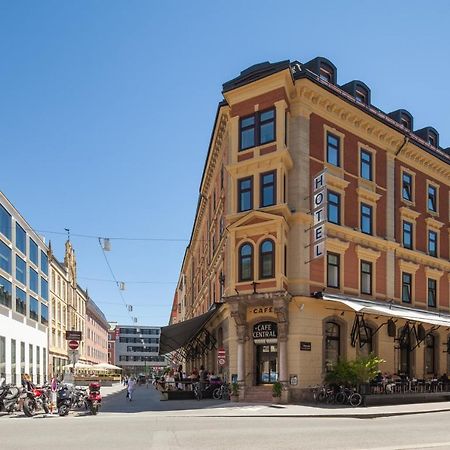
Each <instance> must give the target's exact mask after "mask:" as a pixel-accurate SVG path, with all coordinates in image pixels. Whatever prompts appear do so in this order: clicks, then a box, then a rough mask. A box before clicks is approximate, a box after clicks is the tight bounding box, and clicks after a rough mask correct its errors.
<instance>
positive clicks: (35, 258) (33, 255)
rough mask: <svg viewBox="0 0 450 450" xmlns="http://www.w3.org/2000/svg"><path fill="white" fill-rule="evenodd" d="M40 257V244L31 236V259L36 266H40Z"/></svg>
mask: <svg viewBox="0 0 450 450" xmlns="http://www.w3.org/2000/svg"><path fill="white" fill-rule="evenodd" d="M38 258H39V253H38V246H37V244H36V242H34V241H33V239H31V238H30V260H31V262H33V263H34V264H35V265H36V266H39V261H38Z"/></svg>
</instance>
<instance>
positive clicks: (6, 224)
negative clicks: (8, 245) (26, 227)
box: [0, 205, 12, 240]
mask: <svg viewBox="0 0 450 450" xmlns="http://www.w3.org/2000/svg"><path fill="white" fill-rule="evenodd" d="M11 223H12V219H11V214H9V212H8V211H6V209H5V208H4V207H3V206H2V205H0V233H1V234H3V236H5V237H6V238H7V239H9V240H11Z"/></svg>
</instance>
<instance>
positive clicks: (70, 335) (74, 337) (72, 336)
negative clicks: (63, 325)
mask: <svg viewBox="0 0 450 450" xmlns="http://www.w3.org/2000/svg"><path fill="white" fill-rule="evenodd" d="M66 341H81V331H75V330H70V331H66Z"/></svg>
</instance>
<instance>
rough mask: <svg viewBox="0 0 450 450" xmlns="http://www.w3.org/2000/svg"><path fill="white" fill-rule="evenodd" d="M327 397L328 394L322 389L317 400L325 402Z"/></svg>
mask: <svg viewBox="0 0 450 450" xmlns="http://www.w3.org/2000/svg"><path fill="white" fill-rule="evenodd" d="M326 398H327V396H326V394H325V392H323V391H320V392H319V393H318V394H317V397H316V399H317V401H318V402H320V403H323V402H324V401H325V399H326Z"/></svg>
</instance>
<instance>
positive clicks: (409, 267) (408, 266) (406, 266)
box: [398, 259, 420, 273]
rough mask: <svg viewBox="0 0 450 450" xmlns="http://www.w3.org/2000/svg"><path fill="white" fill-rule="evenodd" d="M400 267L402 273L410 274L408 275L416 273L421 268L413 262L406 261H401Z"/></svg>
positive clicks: (399, 261)
mask: <svg viewBox="0 0 450 450" xmlns="http://www.w3.org/2000/svg"><path fill="white" fill-rule="evenodd" d="M398 265H399V267H400V270H401V271H402V272H408V273H416V272H417V271H418V270H419V267H420V265H419V264H415V263H413V262H412V261H406V260H404V259H399V260H398Z"/></svg>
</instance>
